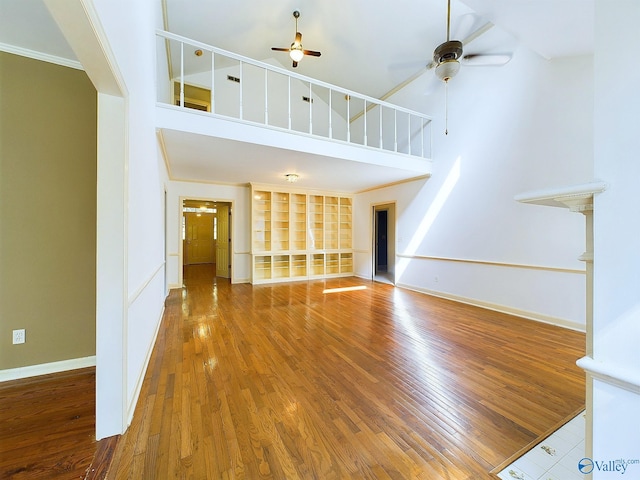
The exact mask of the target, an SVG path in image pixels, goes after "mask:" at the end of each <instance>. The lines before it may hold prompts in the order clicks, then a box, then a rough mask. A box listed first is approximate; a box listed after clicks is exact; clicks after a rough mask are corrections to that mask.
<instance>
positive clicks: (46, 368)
mask: <svg viewBox="0 0 640 480" xmlns="http://www.w3.org/2000/svg"><path fill="white" fill-rule="evenodd" d="M95 366H96V356H95V355H92V356H90V357H83V358H72V359H70V360H62V361H59V362H51V363H41V364H39V365H28V366H26V367H18V368H9V369H7V370H0V382H8V381H9V380H20V379H23V378H29V377H37V376H39V375H49V374H51V373H60V372H66V371H69V370H76V369H78V368H87V367H95Z"/></svg>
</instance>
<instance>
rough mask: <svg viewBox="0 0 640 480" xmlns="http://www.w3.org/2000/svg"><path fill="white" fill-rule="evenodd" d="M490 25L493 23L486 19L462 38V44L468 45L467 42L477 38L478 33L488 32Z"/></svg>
mask: <svg viewBox="0 0 640 480" xmlns="http://www.w3.org/2000/svg"><path fill="white" fill-rule="evenodd" d="M492 27H493V23H491V22H489V21H487V22H486V23H484V24H482V25H481V26H480V27H478V28H476V29H475V30H474V31H473V32H471V33H470V34H469V35H467V36H466V37H465V38H464V39H463V40H462V44H463V45H468V44H469V43H471V42H473V41H474V40H475V39H476V38H478V37H479V36H480V35H483V34H485V33H486V32H488V31H489V30H491V28H492Z"/></svg>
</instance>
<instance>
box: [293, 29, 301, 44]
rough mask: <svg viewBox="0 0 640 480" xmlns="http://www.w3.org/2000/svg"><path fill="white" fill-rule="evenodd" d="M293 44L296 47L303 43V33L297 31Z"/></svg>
mask: <svg viewBox="0 0 640 480" xmlns="http://www.w3.org/2000/svg"><path fill="white" fill-rule="evenodd" d="M293 45H295V46H296V47H299V46H300V45H302V34H301V33H300V32H296V39H295V40H294V41H293Z"/></svg>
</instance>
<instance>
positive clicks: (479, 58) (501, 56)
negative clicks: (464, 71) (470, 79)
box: [460, 53, 511, 67]
mask: <svg viewBox="0 0 640 480" xmlns="http://www.w3.org/2000/svg"><path fill="white" fill-rule="evenodd" d="M510 60H511V54H510V53H468V54H466V55H463V56H462V58H461V59H460V63H462V64H463V65H468V66H470V67H501V66H502V65H505V64H507V63H509V61H510Z"/></svg>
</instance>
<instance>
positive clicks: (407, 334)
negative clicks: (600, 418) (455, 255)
mask: <svg viewBox="0 0 640 480" xmlns="http://www.w3.org/2000/svg"><path fill="white" fill-rule="evenodd" d="M213 275H214V273H213V270H212V269H211V268H208V267H202V268H190V269H189V270H187V271H186V272H185V284H186V288H184V289H182V290H174V291H172V293H171V295H170V297H169V298H168V300H167V302H166V312H165V315H164V319H163V323H162V327H161V330H160V333H159V337H158V340H157V343H156V346H155V349H154V351H153V355H152V358H151V361H150V365H149V369H148V372H147V374H146V378H145V380H144V384H143V387H142V392H141V396H140V400H139V402H138V406H137V409H136V412H135V415H134V418H133V423H132V424H131V427H130V428H129V430H128V431H127V432H126V434H125V435H123V436H122V437H121V439H120V441H119V442H118V446H117V448H116V451H115V454H114V460H113V463H112V465H111V468H110V470H109V473H108V475H107V477H108V478H109V479H124V478H130V479H145V478H149V479H169V478H193V479H218V478H220V479H231V478H245V479H257V478H275V479H296V478H303V479H348V478H371V479H389V478H392V479H408V478H420V479H429V480H438V479H447V480H462V479H474V480H477V479H484V478H491V476H490V475H489V473H488V472H489V471H490V470H492V469H493V468H494V467H496V466H497V465H499V464H501V463H503V462H504V461H505V460H507V459H508V458H509V457H510V456H511V455H513V454H514V453H515V452H517V451H519V450H520V449H522V448H523V447H524V446H526V445H528V444H530V443H531V442H534V441H535V440H536V439H537V438H538V437H539V436H540V435H543V434H544V433H546V432H547V431H548V430H549V429H550V428H552V427H553V426H556V425H558V423H559V422H562V421H563V420H564V419H567V418H568V417H570V416H571V415H572V414H574V413H575V412H576V411H577V410H578V409H579V408H581V407H583V406H584V390H585V384H584V374H583V373H582V372H581V371H580V370H579V369H578V368H577V367H576V365H575V361H576V359H577V358H579V357H581V356H583V355H584V343H585V338H584V335H583V334H581V333H577V332H573V331H569V330H565V329H560V328H557V327H553V326H549V325H545V324H540V323H537V322H533V321H527V320H523V319H519V318H516V317H512V316H509V315H505V314H500V313H496V312H492V311H489V310H484V309H480V308H475V307H472V306H468V305H463V304H458V303H455V302H451V301H447V300H443V299H438V298H434V297H429V296H426V295H423V294H419V293H415V292H411V291H407V290H402V289H397V288H393V287H392V286H390V285H386V284H380V283H372V282H368V281H363V280H360V279H357V278H346V279H332V280H326V281H312V282H298V283H287V284H278V285H261V286H251V285H230V284H229V282H228V281H227V280H223V279H217V280H214V277H213ZM351 286H365V287H366V289H362V290H354V291H347V292H341V293H323V290H325V289H326V288H337V287H351Z"/></svg>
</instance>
